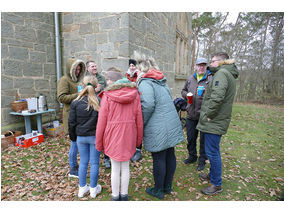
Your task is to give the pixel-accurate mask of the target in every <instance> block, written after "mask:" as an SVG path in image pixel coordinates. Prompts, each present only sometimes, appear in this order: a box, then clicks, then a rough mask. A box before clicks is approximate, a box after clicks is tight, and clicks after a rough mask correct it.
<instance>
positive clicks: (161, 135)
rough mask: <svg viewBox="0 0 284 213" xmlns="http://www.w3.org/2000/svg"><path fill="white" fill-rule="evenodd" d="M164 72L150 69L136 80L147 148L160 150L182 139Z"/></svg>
mask: <svg viewBox="0 0 284 213" xmlns="http://www.w3.org/2000/svg"><path fill="white" fill-rule="evenodd" d="M166 82H167V80H166V78H165V76H164V74H163V73H162V72H160V71H158V70H154V69H151V70H149V71H148V72H147V73H145V74H144V75H143V76H142V78H140V79H139V80H138V90H139V93H140V98H141V105H142V112H143V123H144V134H143V144H144V148H145V150H147V151H149V152H159V151H162V150H165V149H168V148H170V147H174V146H176V145H177V144H178V143H180V142H182V141H183V140H184V136H183V132H182V126H181V122H180V119H179V116H178V114H177V111H176V108H175V106H174V104H173V101H172V97H171V93H170V89H169V87H168V86H167V83H166Z"/></svg>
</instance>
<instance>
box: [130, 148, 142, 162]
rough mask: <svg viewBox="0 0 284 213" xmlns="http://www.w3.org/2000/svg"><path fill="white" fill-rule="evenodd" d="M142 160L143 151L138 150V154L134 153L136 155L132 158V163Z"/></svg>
mask: <svg viewBox="0 0 284 213" xmlns="http://www.w3.org/2000/svg"><path fill="white" fill-rule="evenodd" d="M141 158H142V153H141V149H136V152H135V153H134V155H133V156H132V158H131V161H132V162H133V161H138V160H140V159H141Z"/></svg>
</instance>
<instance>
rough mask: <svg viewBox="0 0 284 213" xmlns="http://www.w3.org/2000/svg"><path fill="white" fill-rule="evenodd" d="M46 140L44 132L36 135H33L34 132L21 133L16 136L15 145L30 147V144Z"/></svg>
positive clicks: (33, 144)
mask: <svg viewBox="0 0 284 213" xmlns="http://www.w3.org/2000/svg"><path fill="white" fill-rule="evenodd" d="M43 141H44V137H43V134H37V135H36V136H32V134H31V133H30V134H26V135H21V136H18V137H15V145H16V146H21V147H24V148H28V147H30V146H35V145H37V144H40V143H42V142H43Z"/></svg>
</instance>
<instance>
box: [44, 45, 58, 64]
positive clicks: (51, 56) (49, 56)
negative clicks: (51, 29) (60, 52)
mask: <svg viewBox="0 0 284 213" xmlns="http://www.w3.org/2000/svg"><path fill="white" fill-rule="evenodd" d="M55 50H56V48H55V46H54V45H52V46H50V45H47V46H46V62H47V63H55V62H56V54H55Z"/></svg>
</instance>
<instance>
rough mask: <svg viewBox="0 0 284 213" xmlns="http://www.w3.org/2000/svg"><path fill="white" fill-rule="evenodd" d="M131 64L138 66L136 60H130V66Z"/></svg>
mask: <svg viewBox="0 0 284 213" xmlns="http://www.w3.org/2000/svg"><path fill="white" fill-rule="evenodd" d="M130 64H134V65H135V66H136V64H137V61H135V60H134V59H129V65H130Z"/></svg>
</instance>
